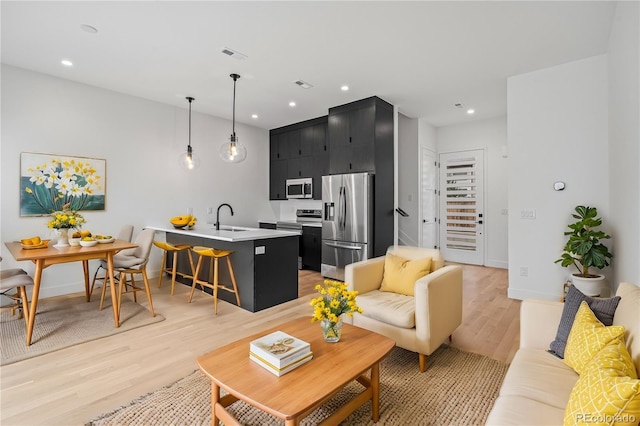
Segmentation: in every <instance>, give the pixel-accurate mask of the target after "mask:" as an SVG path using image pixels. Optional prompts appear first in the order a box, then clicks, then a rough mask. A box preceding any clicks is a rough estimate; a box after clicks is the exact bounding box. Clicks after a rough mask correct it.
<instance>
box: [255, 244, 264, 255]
mask: <svg viewBox="0 0 640 426" xmlns="http://www.w3.org/2000/svg"><path fill="white" fill-rule="evenodd" d="M264 253H265V246H257V247H256V254H264Z"/></svg>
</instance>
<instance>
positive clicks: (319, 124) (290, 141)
mask: <svg viewBox="0 0 640 426" xmlns="http://www.w3.org/2000/svg"><path fill="white" fill-rule="evenodd" d="M269 140H270V141H269V143H270V148H269V151H270V162H269V199H270V200H285V199H286V198H287V196H286V180H287V179H297V178H308V177H310V178H313V198H314V199H317V200H319V199H321V198H322V176H323V175H326V174H328V172H329V147H328V141H327V117H326V116H324V117H319V118H315V119H313V120H307V121H303V122H300V123H296V124H292V125H289V126H284V127H279V128H277V129H272V130H271V131H270V132H269Z"/></svg>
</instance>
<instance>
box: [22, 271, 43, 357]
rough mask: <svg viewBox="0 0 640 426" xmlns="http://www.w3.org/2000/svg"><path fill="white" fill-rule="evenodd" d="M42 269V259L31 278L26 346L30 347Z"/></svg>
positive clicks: (26, 313)
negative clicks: (31, 290) (31, 289)
mask: <svg viewBox="0 0 640 426" xmlns="http://www.w3.org/2000/svg"><path fill="white" fill-rule="evenodd" d="M43 269H44V259H38V260H37V261H36V271H35V273H34V276H33V292H32V293H31V305H30V306H29V312H25V315H27V316H28V317H27V346H30V345H31V336H32V335H33V325H34V324H35V321H36V311H37V310H38V295H39V294H40V282H41V280H42V270H43Z"/></svg>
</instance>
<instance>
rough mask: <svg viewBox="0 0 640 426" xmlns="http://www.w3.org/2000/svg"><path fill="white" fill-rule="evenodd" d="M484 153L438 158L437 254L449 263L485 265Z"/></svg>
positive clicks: (476, 152) (456, 154) (459, 154)
mask: <svg viewBox="0 0 640 426" xmlns="http://www.w3.org/2000/svg"><path fill="white" fill-rule="evenodd" d="M483 183H484V152H483V150H481V149H479V150H473V151H463V152H453V153H446V154H440V251H441V252H442V255H443V256H444V258H445V259H446V260H448V261H451V262H459V263H469V264H473V265H483V264H484V211H483V209H484V185H483Z"/></svg>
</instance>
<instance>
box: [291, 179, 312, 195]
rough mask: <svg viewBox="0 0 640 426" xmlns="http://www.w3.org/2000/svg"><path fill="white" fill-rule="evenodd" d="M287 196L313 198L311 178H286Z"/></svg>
mask: <svg viewBox="0 0 640 426" xmlns="http://www.w3.org/2000/svg"><path fill="white" fill-rule="evenodd" d="M286 185H287V198H288V199H295V198H313V179H312V178H300V179H287V182H286Z"/></svg>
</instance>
